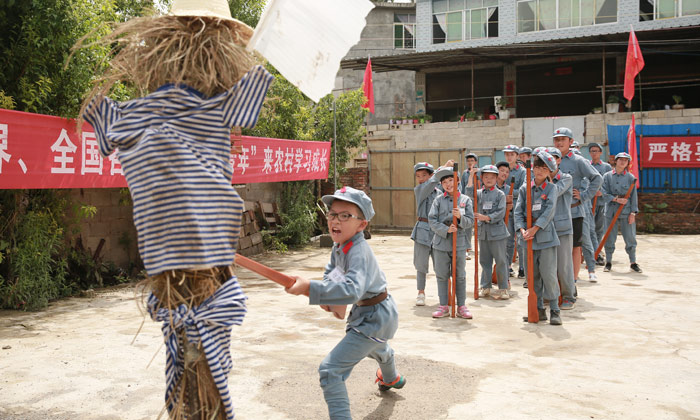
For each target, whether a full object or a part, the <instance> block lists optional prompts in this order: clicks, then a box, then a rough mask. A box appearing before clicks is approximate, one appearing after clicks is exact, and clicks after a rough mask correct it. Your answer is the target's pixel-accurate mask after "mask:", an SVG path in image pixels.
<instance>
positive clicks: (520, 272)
mask: <svg viewBox="0 0 700 420" xmlns="http://www.w3.org/2000/svg"><path fill="white" fill-rule="evenodd" d="M518 278H519V279H524V278H525V271H523V269H522V268H521V269H520V270H518Z"/></svg>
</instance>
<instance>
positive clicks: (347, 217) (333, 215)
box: [327, 212, 363, 222]
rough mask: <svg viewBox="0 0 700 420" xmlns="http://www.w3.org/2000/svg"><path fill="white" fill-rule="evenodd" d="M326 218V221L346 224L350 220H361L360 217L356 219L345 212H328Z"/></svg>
mask: <svg viewBox="0 0 700 420" xmlns="http://www.w3.org/2000/svg"><path fill="white" fill-rule="evenodd" d="M327 216H328V220H335V219H338V220H340V221H341V222H347V221H348V220H350V219H351V218H352V219H357V220H363V219H362V218H361V217H357V216H355V215H354V214H350V213H347V212H342V213H335V212H328V214H327Z"/></svg>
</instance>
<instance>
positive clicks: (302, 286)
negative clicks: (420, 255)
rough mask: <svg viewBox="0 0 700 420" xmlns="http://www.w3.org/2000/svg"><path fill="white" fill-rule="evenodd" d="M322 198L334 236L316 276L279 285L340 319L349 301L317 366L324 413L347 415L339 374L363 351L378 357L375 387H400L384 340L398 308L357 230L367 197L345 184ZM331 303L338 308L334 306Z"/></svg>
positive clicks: (369, 212) (365, 216)
mask: <svg viewBox="0 0 700 420" xmlns="http://www.w3.org/2000/svg"><path fill="white" fill-rule="evenodd" d="M322 200H323V202H324V203H325V204H326V206H328V207H329V209H330V210H329V212H328V230H329V232H330V233H331V238H332V239H333V242H335V244H334V246H333V250H332V251H331V261H330V263H328V265H327V266H326V271H325V272H324V274H323V280H322V281H309V280H306V279H302V278H300V277H295V279H296V282H295V283H294V284H293V285H292V286H291V287H289V288H287V289H285V290H286V291H287V292H288V293H291V294H293V295H301V294H303V295H305V296H308V297H309V304H311V305H321V308H322V309H324V310H326V311H329V312H330V311H332V312H334V315H336V317H338V318H341V319H342V318H344V316H345V308H344V305H347V304H354V305H353V307H352V310H351V311H350V315H349V317H348V320H347V326H346V328H345V337H343V339H342V340H340V343H338V344H337V345H336V346H335V348H334V349H333V350H332V351H331V352H330V353H329V354H328V355H327V356H326V358H325V359H323V362H321V366H319V369H318V371H319V374H320V377H321V378H320V379H321V388H322V389H323V396H324V398H325V399H326V404H327V405H328V413H329V415H330V418H331V419H333V420H335V419H350V418H351V415H350V400H349V399H348V393H347V389H346V387H345V380H346V379H347V378H348V376H349V375H350V372H351V371H352V369H353V367H355V365H356V364H357V363H359V362H360V361H361V360H362V359H364V358H365V357H370V358H372V359H374V360H376V361H377V363H379V369H378V370H377V380H376V382H377V383H378V384H379V389H380V390H383V391H385V390H388V389H390V388H397V389H398V388H403V386H404V385H405V384H406V378H405V377H404V376H403V375H399V373H398V372H397V371H396V366H395V365H394V350H392V348H391V347H389V344H388V343H387V341H388V340H389V339H391V338H393V337H394V333H395V332H396V329H397V328H398V311H397V308H396V303H395V302H394V299H393V298H392V297H391V295H389V294H388V292H387V283H386V278H385V276H384V273H383V272H382V271H381V270H380V269H379V266H378V265H377V260H376V258H375V257H374V254H373V253H372V249H371V248H370V247H369V244H368V243H367V241H365V238H364V235H363V231H364V229H365V228H366V227H367V224H368V222H369V220H370V219H371V218H372V217H373V216H374V208H373V207H372V200H371V199H370V198H369V197H368V196H367V195H366V194H365V193H364V192H362V191H359V190H356V189H354V188H350V187H343V188H341V189H339V190H337V191H336V192H335V193H334V194H333V195H325V196H323V197H322ZM336 305H340V306H341V307H343V308H342V309H341V310H337V306H336ZM332 306H336V308H333V307H332ZM385 378H386V379H385Z"/></svg>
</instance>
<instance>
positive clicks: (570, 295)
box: [557, 233, 576, 302]
mask: <svg viewBox="0 0 700 420" xmlns="http://www.w3.org/2000/svg"><path fill="white" fill-rule="evenodd" d="M573 246H574V235H573V234H572V233H569V234H568V235H559V246H558V247H557V277H558V278H559V285H560V286H561V296H562V298H563V299H564V300H568V301H569V302H576V298H575V297H574V290H576V286H575V285H574V261H573V260H572V259H571V254H572V252H573Z"/></svg>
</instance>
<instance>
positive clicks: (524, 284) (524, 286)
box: [523, 281, 527, 289]
mask: <svg viewBox="0 0 700 420" xmlns="http://www.w3.org/2000/svg"><path fill="white" fill-rule="evenodd" d="M523 288H525V289H527V281H525V282H523Z"/></svg>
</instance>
